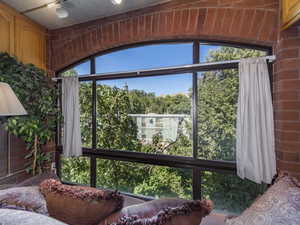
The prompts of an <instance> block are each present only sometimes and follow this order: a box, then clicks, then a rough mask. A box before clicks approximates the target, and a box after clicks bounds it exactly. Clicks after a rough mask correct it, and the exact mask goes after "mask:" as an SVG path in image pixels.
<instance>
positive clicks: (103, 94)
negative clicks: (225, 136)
mask: <svg viewBox="0 0 300 225" xmlns="http://www.w3.org/2000/svg"><path fill="white" fill-rule="evenodd" d="M191 87H192V76H191V75H190V74H181V75H170V76H157V77H146V78H129V79H122V80H110V81H101V82H100V81H99V82H97V147H98V148H105V149H116V150H127V151H136V152H147V153H154V154H168V155H180V156H192V147H191V146H192V141H191V116H190V115H191V93H190V92H191Z"/></svg>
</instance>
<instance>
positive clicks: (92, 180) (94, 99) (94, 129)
mask: <svg viewBox="0 0 300 225" xmlns="http://www.w3.org/2000/svg"><path fill="white" fill-rule="evenodd" d="M95 71H96V68H95V58H92V59H91V73H92V74H94V73H95ZM92 104H93V110H92V149H93V150H94V151H95V150H96V148H97V136H96V135H97V83H96V80H93V86H92ZM96 160H97V159H96V157H95V156H91V157H90V163H91V167H90V185H91V187H96V178H97V174H96V166H97V165H96V163H97V161H96Z"/></svg>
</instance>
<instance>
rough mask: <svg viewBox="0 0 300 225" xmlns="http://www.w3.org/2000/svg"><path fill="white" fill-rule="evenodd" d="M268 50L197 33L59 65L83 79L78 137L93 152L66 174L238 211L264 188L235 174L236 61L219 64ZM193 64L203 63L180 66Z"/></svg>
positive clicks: (71, 163) (68, 166)
mask: <svg viewBox="0 0 300 225" xmlns="http://www.w3.org/2000/svg"><path fill="white" fill-rule="evenodd" d="M269 52H270V49H267V48H262V47H259V48H257V47H255V48H254V47H251V48H250V47H248V46H246V47H245V46H229V45H220V44H216V43H206V42H201V41H190V42H182V43H180V42H170V43H159V44H157V43H156V44H153V43H152V44H148V45H142V46H134V47H132V46H131V47H129V48H122V49H117V50H115V51H110V52H105V53H103V54H101V55H97V56H93V57H91V58H90V59H87V60H86V61H84V62H82V63H80V64H77V65H76V66H73V67H71V68H68V69H67V70H64V71H62V72H61V73H60V76H70V75H77V76H79V77H80V78H79V79H80V80H81V82H82V83H81V88H80V100H81V132H82V143H83V147H84V152H85V155H86V156H88V157H90V159H87V158H81V159H75V160H64V161H63V166H62V176H63V178H64V179H65V180H68V181H72V182H79V183H86V184H90V185H92V186H101V187H106V188H116V189H119V190H121V191H125V192H130V193H133V194H139V195H144V196H152V197H183V198H200V197H209V198H212V199H213V200H215V203H216V208H217V209H221V210H229V211H233V212H239V211H241V210H243V209H244V208H245V207H247V206H248V205H249V204H250V203H251V200H253V199H254V198H255V197H256V196H257V195H258V194H259V193H260V192H261V191H262V188H263V187H262V186H260V185H256V184H253V183H250V182H249V181H242V180H240V179H239V178H237V177H236V176H235V175H234V174H235V122H236V103H237V96H238V82H239V81H238V76H237V75H238V69H237V65H236V64H235V65H230V66H224V65H223V64H222V63H221V64H216V63H215V62H220V61H228V60H235V59H241V58H245V57H257V56H264V55H267V54H268V53H269ZM198 63H209V64H207V65H208V66H207V67H205V68H204V67H201V68H200V67H199V68H198V69H197V68H190V67H185V66H183V65H190V64H198ZM159 68H164V69H159ZM95 74H96V75H95ZM91 168H92V169H91ZM89 172H91V174H89ZM220 172H221V173H220ZM222 173H231V175H226V176H224V175H223V174H222ZM249 187H251V188H249ZM245 188H247V190H245ZM245 191H247V192H245ZM221 193H223V194H221ZM229 196H231V197H232V196H233V197H232V198H231V197H229ZM237 199H238V200H237ZM236 201H238V203H237V202H236ZM231 203H232V204H231Z"/></svg>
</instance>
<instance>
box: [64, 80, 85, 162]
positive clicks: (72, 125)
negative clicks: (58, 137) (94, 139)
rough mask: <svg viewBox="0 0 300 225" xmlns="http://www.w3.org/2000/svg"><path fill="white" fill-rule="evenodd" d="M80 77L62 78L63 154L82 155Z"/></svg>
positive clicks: (69, 155) (67, 155)
mask: <svg viewBox="0 0 300 225" xmlns="http://www.w3.org/2000/svg"><path fill="white" fill-rule="evenodd" d="M79 86H80V84H79V80H78V77H64V78H63V80H62V113H63V117H64V124H63V155H64V156H65V157H76V156H81V155H82V148H81V131H80V102H79Z"/></svg>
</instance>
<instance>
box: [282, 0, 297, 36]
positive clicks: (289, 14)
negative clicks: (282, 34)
mask: <svg viewBox="0 0 300 225" xmlns="http://www.w3.org/2000/svg"><path fill="white" fill-rule="evenodd" d="M290 4H291V2H290V0H281V30H285V29H287V28H289V27H290V26H292V25H293V24H295V23H296V22H297V21H298V20H300V0H296V1H295V2H294V4H293V5H290Z"/></svg>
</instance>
